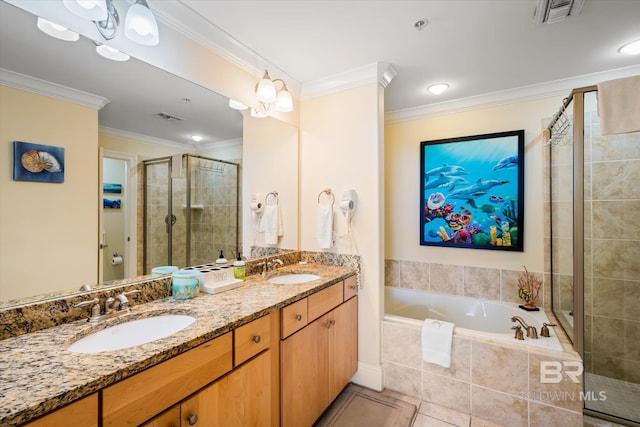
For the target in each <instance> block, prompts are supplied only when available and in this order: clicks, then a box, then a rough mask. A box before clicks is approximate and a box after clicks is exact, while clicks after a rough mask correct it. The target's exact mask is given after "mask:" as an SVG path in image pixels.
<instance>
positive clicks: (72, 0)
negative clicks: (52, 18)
mask: <svg viewBox="0 0 640 427" xmlns="http://www.w3.org/2000/svg"><path fill="white" fill-rule="evenodd" d="M62 3H63V4H64V7H66V8H67V9H68V10H69V11H70V12H72V13H74V14H76V15H78V16H80V17H81V18H85V19H89V20H91V21H104V20H106V19H107V1H106V0H63V1H62Z"/></svg>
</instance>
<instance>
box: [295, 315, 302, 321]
mask: <svg viewBox="0 0 640 427" xmlns="http://www.w3.org/2000/svg"><path fill="white" fill-rule="evenodd" d="M295 318H296V320H297V321H298V322H299V321H301V320H302V314H296V316H295Z"/></svg>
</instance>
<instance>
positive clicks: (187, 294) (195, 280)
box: [171, 270, 200, 300]
mask: <svg viewBox="0 0 640 427" xmlns="http://www.w3.org/2000/svg"><path fill="white" fill-rule="evenodd" d="M171 293H172V294H173V299H178V300H184V299H191V298H195V297H197V296H198V293H200V274H199V273H198V272H197V271H193V270H179V271H175V272H173V273H172V274H171Z"/></svg>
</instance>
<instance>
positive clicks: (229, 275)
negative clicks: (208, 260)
mask: <svg viewBox="0 0 640 427" xmlns="http://www.w3.org/2000/svg"><path fill="white" fill-rule="evenodd" d="M192 268H193V269H196V270H198V271H199V272H200V273H201V274H202V275H203V276H204V280H203V281H202V282H201V283H200V291H201V292H205V293H207V294H215V293H218V292H224V291H228V290H230V289H234V288H237V287H238V286H242V280H239V279H236V278H234V277H233V267H232V266H224V267H215V266H213V265H201V266H200V265H199V266H196V267H192Z"/></svg>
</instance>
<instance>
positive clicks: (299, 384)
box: [280, 321, 324, 427]
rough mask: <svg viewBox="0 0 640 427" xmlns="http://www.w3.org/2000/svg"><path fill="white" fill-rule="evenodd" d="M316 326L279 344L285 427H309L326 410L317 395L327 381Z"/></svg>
mask: <svg viewBox="0 0 640 427" xmlns="http://www.w3.org/2000/svg"><path fill="white" fill-rule="evenodd" d="M316 322H317V321H316ZM316 322H314V323H312V324H310V325H308V326H307V327H305V328H303V329H301V330H300V331H298V332H296V333H295V334H293V335H291V336H290V337H289V338H287V339H286V340H283V341H281V342H280V387H281V394H280V398H281V400H280V401H281V405H280V406H281V421H282V427H309V426H311V425H312V424H313V422H314V421H315V420H316V419H317V418H318V416H320V414H321V413H322V411H323V410H324V407H322V404H321V402H320V397H319V395H318V384H320V383H321V382H322V381H323V379H324V378H323V377H321V376H320V370H319V364H320V361H319V354H320V353H319V350H318V348H319V343H318V327H317V326H316Z"/></svg>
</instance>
